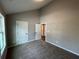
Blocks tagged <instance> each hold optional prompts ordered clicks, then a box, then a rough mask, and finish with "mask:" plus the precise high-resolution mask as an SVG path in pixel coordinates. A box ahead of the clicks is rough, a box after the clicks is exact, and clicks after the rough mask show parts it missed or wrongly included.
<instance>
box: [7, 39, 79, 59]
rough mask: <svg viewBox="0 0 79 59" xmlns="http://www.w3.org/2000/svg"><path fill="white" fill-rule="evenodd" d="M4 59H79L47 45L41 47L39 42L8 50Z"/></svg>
mask: <svg viewBox="0 0 79 59" xmlns="http://www.w3.org/2000/svg"><path fill="white" fill-rule="evenodd" d="M6 59H79V56H76V55H74V54H71V53H69V52H67V51H65V50H63V49H60V48H58V47H56V46H53V45H51V44H49V43H46V44H45V46H42V45H41V42H40V41H39V40H36V41H33V42H29V43H26V44H22V45H19V46H15V47H12V48H9V49H8V52H7V57H6Z"/></svg>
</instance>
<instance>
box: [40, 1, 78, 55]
mask: <svg viewBox="0 0 79 59" xmlns="http://www.w3.org/2000/svg"><path fill="white" fill-rule="evenodd" d="M40 19H41V21H40V22H41V23H45V24H46V26H47V27H46V30H47V31H46V35H47V42H49V43H51V44H54V45H56V46H58V47H61V48H63V49H65V50H67V51H70V52H72V53H74V54H77V55H79V0H54V1H53V2H51V4H49V5H48V6H45V7H44V8H42V9H41V18H40Z"/></svg>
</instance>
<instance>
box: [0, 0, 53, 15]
mask: <svg viewBox="0 0 79 59" xmlns="http://www.w3.org/2000/svg"><path fill="white" fill-rule="evenodd" d="M51 1H52V0H44V1H41V2H37V1H35V0H0V2H1V4H2V6H3V9H4V10H5V12H6V13H7V14H11V13H18V12H24V11H30V10H35V9H39V8H41V7H43V6H45V5H47V4H48V3H50V2H51Z"/></svg>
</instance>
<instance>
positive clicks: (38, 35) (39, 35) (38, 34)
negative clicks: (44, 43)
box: [35, 24, 41, 40]
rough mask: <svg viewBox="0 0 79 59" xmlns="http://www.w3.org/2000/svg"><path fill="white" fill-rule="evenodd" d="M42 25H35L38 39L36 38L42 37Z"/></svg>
mask: <svg viewBox="0 0 79 59" xmlns="http://www.w3.org/2000/svg"><path fill="white" fill-rule="evenodd" d="M40 27H41V25H40V24H36V25H35V32H36V34H35V39H36V40H39V39H41V33H40Z"/></svg>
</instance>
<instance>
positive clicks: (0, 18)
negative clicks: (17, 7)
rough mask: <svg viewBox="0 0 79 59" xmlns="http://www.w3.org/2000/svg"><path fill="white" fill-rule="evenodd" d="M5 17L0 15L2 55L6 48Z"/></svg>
mask: <svg viewBox="0 0 79 59" xmlns="http://www.w3.org/2000/svg"><path fill="white" fill-rule="evenodd" d="M4 24H5V22H4V16H2V14H1V13H0V52H1V54H2V53H3V51H4V48H5V46H6V43H5V26H4Z"/></svg>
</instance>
